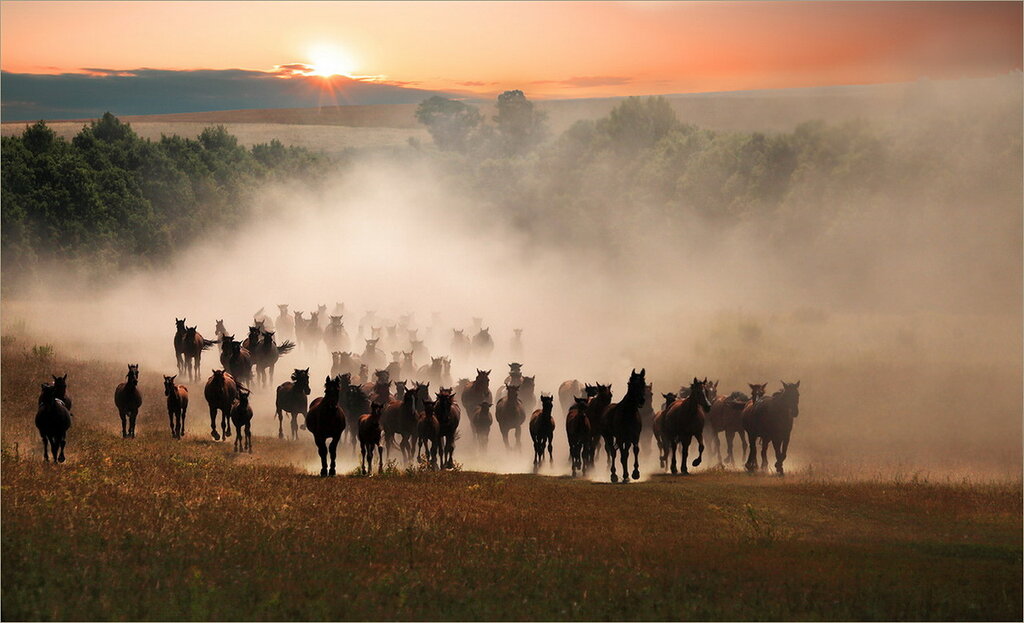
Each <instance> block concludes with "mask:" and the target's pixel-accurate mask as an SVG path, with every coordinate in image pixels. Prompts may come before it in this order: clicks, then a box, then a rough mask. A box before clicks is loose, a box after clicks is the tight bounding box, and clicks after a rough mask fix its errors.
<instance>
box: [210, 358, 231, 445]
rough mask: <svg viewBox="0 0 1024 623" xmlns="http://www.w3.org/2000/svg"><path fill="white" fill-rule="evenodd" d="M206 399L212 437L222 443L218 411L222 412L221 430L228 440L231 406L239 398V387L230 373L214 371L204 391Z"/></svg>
mask: <svg viewBox="0 0 1024 623" xmlns="http://www.w3.org/2000/svg"><path fill="white" fill-rule="evenodd" d="M203 395H204V396H205V397H206V404H207V405H209V407H210V436H211V437H213V438H214V440H216V441H220V435H218V434H217V411H218V410H219V411H220V412H221V417H220V428H221V432H222V433H223V434H224V438H225V439H227V438H228V437H230V436H231V425H230V423H229V422H228V419H229V418H230V417H231V406H232V405H233V404H234V402H235V398H237V397H238V385H236V384H235V378H234V377H233V376H231V373H230V372H227V371H225V370H214V371H213V373H212V374H211V375H210V378H209V379H207V380H206V387H205V388H204V389H203Z"/></svg>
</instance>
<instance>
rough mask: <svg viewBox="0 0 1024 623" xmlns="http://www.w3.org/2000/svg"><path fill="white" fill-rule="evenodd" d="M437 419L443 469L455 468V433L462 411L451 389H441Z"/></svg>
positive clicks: (435, 411) (435, 410)
mask: <svg viewBox="0 0 1024 623" xmlns="http://www.w3.org/2000/svg"><path fill="white" fill-rule="evenodd" d="M434 415H435V416H436V417H437V435H438V440H439V441H440V443H441V469H444V468H446V467H455V433H456V431H458V428H459V420H460V418H461V411H460V409H459V405H457V404H455V394H453V393H452V390H451V388H448V389H445V388H444V387H442V388H441V391H440V392H439V393H438V394H437V406H436V407H435V408H434Z"/></svg>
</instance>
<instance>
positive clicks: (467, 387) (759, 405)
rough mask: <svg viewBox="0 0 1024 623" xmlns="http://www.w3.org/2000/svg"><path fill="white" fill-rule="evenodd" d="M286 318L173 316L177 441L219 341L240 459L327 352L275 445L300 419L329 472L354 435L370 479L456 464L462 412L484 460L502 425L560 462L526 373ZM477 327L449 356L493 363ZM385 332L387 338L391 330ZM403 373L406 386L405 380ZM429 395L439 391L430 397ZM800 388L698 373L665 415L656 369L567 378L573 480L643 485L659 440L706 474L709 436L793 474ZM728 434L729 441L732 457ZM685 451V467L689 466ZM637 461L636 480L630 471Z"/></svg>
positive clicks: (220, 398) (58, 443) (377, 334)
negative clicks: (256, 411)
mask: <svg viewBox="0 0 1024 623" xmlns="http://www.w3.org/2000/svg"><path fill="white" fill-rule="evenodd" d="M339 306H340V304H339ZM279 308H280V311H281V314H280V315H279V317H278V319H277V323H276V327H277V329H276V331H275V329H274V325H275V323H274V321H273V320H272V319H270V318H269V317H267V316H266V315H262V310H260V311H259V312H257V314H256V315H255V318H254V324H253V325H252V326H250V327H249V333H248V336H247V337H246V339H245V340H243V341H238V340H236V339H235V337H234V335H233V334H229V333H228V332H227V330H226V329H225V328H224V324H223V321H220V320H218V321H217V323H216V329H215V332H216V334H217V339H214V340H208V339H206V338H204V337H203V336H202V335H201V334H199V333H198V332H197V330H196V327H194V326H193V327H188V326H186V324H185V319H175V321H176V323H175V324H176V331H175V335H174V349H175V355H176V359H177V363H178V374H176V375H174V376H164V395H165V396H166V399H167V412H168V423H169V426H170V429H171V435H172V437H173V438H175V439H181V438H182V437H183V436H184V434H185V417H186V413H187V410H188V403H189V392H188V388H187V387H186V386H185V385H180V384H176V382H175V381H176V379H177V377H178V376H179V375H185V377H186V378H188V379H189V380H192V381H198V380H199V374H200V373H199V370H200V363H201V358H202V353H203V352H204V351H206V350H207V349H210V348H212V347H213V346H214V345H219V348H220V363H221V367H220V368H218V369H214V370H213V371H212V373H211V374H210V376H209V377H208V378H207V379H206V381H205V385H204V391H203V395H204V398H205V400H206V403H207V406H208V408H209V415H210V435H211V436H212V437H213V439H215V440H218V441H219V440H221V439H227V438H229V437H231V436H232V426H233V427H234V436H235V441H234V449H235V451H238V452H244V451H248V452H252V436H251V423H252V418H253V410H252V406H251V405H250V402H249V396H250V393H251V391H252V390H251V389H250V387H249V385H251V384H252V382H253V379H254V378H255V381H256V383H258V384H260V385H262V386H267V385H268V384H272V383H273V376H274V368H275V365H276V364H277V362H278V360H279V359H280V357H282V356H284V355H287V354H288V353H289V352H291V351H292V350H293V349H295V348H296V347H300V348H304V349H306V351H307V352H309V351H312V352H313V353H315V352H316V351H317V349H318V348H319V345H320V344H321V343H323V344H324V345H326V346H327V347H328V348H329V349H331V352H332V367H331V373H330V374H329V375H327V376H326V377H325V378H324V386H323V395H322V396H319V397H316V398H314V399H313V400H312V401H310V400H309V398H310V395H311V393H312V387H311V382H310V372H309V368H305V369H303V368H294V369H293V372H292V374H291V378H290V379H289V380H288V381H286V382H284V383H281V384H280V385H278V386H277V387H276V393H275V417H276V418H277V420H278V437H280V438H284V437H285V436H286V435H285V430H284V422H285V420H286V419H288V420H290V426H289V431H288V435H287V436H288V438H289V439H291V440H297V439H298V438H299V431H300V430H307V431H309V432H310V433H311V434H312V436H313V440H314V443H315V444H316V447H317V452H318V454H319V456H320V462H321V470H320V475H321V476H333V475H335V473H336V457H337V446H338V444H339V443H340V442H341V441H342V439H343V437H347V438H348V440H349V441H350V442H351V444H352V446H353V449H354V447H355V445H356V444H357V443H358V445H359V454H360V469H361V471H363V472H364V473H372V472H373V464H374V460H375V459H376V463H377V471H378V473H379V472H381V471H382V469H383V464H384V452H385V450H386V451H387V454H388V457H389V458H390V455H391V452H392V451H393V450H394V449H396V448H397V450H398V451H399V452H400V453H401V456H402V459H403V460H404V461H405V462H407V463H411V462H414V461H422V462H424V463H426V464H428V465H429V466H431V467H433V468H439V469H446V468H452V467H454V466H455V442H456V440H457V439H458V438H459V432H458V431H459V424H460V422H461V418H462V413H463V411H465V412H466V414H467V417H468V420H469V424H470V426H469V428H470V429H471V431H472V433H473V436H474V438H475V441H476V443H477V446H478V449H479V451H482V452H486V451H487V440H488V438H489V436H490V431H491V428H492V426H493V424H494V423H497V425H498V428H499V430H500V433H501V437H502V441H503V443H504V445H505V447H506V448H510V447H512V446H513V444H514V446H515V447H516V448H517V449H518V448H519V447H520V445H521V434H522V428H523V426H524V425H525V426H526V427H527V429H528V431H529V434H530V438H531V440H532V442H533V450H534V452H533V464H534V469H535V470H536V469H537V468H539V467H540V466H541V465H543V463H544V461H545V459H546V460H547V461H548V462H549V463H553V462H554V456H553V454H554V453H553V439H554V435H555V429H556V423H555V414H554V410H555V396H554V395H552V394H544V393H542V394H540V396H539V397H538V396H537V394H536V383H535V381H536V379H535V377H529V376H525V375H524V374H523V370H522V364H520V363H511V364H509V368H510V369H509V373H508V376H507V377H506V378H505V379H504V382H502V383H501V384H500V385H499V386H498V387H497V391H496V392H492V390H491V380H490V373H491V371H490V370H482V369H479V368H477V369H476V377H475V378H473V379H468V378H463V379H459V380H458V381H457V382H453V380H452V378H451V374H450V366H451V358H450V357H449V356H442V357H431V356H430V353H429V352H427V351H426V347H425V346H424V344H423V340H421V339H419V338H418V336H417V332H416V330H414V329H409V328H408V317H402V318H401V319H400V320H399V322H397V323H396V324H395V325H393V326H385V327H375V326H373V324H374V322H375V320H376V319H375V318H373V313H372V312H370V313H369V314H368V316H369V317H368V318H366V317H364V321H365V322H361V323H360V327H359V334H360V337H361V338H362V337H363V334H364V331H365V333H366V334H367V335H368V337H365V338H363V339H364V343H365V348H364V350H363V351H362V352H361V353H358V354H356V353H352V352H348V351H343V350H334V349H339V348H346V347H347V345H348V343H349V339H348V337H347V335H344V327H343V325H342V323H341V319H342V314H341V313H337V314H335V315H332V316H330V320H329V321H328V322H326V323H320V321H319V318H318V317H319V316H320V312H322V311H325V306H321V307H320V309H318V311H317V312H313V313H312V314H311V317H310V318H309V319H305V318H303V314H301V313H298V312H296V313H295V314H294V315H291V314H288V312H287V306H279ZM336 311H339V312H342V311H343V308H342V309H340V310H339V309H337V308H336ZM289 321H290V322H289ZM321 324H323V326H322V327H321ZM474 324H475V325H476V327H475V330H476V333H475V334H474V336H473V338H469V337H468V336H466V335H465V332H464V331H461V330H455V329H453V330H452V337H451V349H450V352H451V353H452V356H457V357H467V358H468V357H469V355H470V354H477V355H486V354H489V353H490V351H491V349H493V341H491V339H490V336H489V334H488V333H487V329H484V328H483V327H481V326H479V325H480V320H479V319H474ZM314 327H316V328H315V330H314ZM381 329H387V334H384V333H383V331H382V330H381ZM278 332H281V333H283V334H284V335H286V336H289V337H291V336H294V337H295V338H296V342H293V341H291V340H290V339H287V340H285V341H284V342H282V343H281V344H277V342H276V337H275V336H276V333H278ZM478 338H479V339H478ZM521 339H522V338H521V331H520V330H516V332H515V337H514V338H513V342H512V346H513V348H512V350H513V352H514V351H516V350H517V349H516V345H517V343H518V345H519V347H520V348H519V352H521ZM382 340H383V341H384V342H385V343H387V344H390V345H391V346H392V347H397V348H398V350H394V351H392V359H391V361H390V362H388V361H387V359H386V357H384V354H383V352H382V351H381V350H380V349H379V348H378V344H379V343H380V342H381V341H382ZM405 347H408V348H409V350H405ZM417 357H419V358H420V359H421V360H425V359H429V360H430V363H429V364H424V365H421V366H416V365H415V361H416V359H417ZM254 369H255V370H256V373H255V376H254V374H253V371H254ZM371 369H372V370H373V375H372V378H370V373H369V371H370V370H371ZM403 377H404V379H405V380H398V379H399V378H403ZM138 383H139V366H138V365H137V364H130V365H129V366H128V372H127V375H126V377H125V381H124V382H123V383H120V384H119V385H118V386H117V388H116V389H115V392H114V403H115V405H116V407H117V409H118V412H119V414H120V417H121V424H122V437H124V438H133V437H134V436H135V423H136V418H137V416H138V412H139V408H140V406H141V404H142V395H141V393H140V391H139V387H138ZM431 385H434V386H435V387H437V388H438V390H437V391H436V392H431V390H430V387H431ZM799 387H800V382H799V381H797V382H795V383H786V382H782V387H781V389H779V390H778V391H776V392H775V393H773V394H771V395H768V394H767V391H766V390H767V385H766V384H751V385H749V388H750V395H749V396H748V395H746V394H745V393H743V392H738V391H736V392H732V393H730V394H728V395H722V396H720V395H719V393H718V382H717V381H709V380H708V379H706V378H705V379H703V380H700V379H698V378H696V377H694V378H693V379H692V381H691V382H690V383H688V384H684V385H683V386H682V387H680V388H679V390H678V391H676V392H671V393H663V394H662V398H663V399H664V402H663V403H662V405H661V408H660V409H657V410H656V409H655V405H654V401H653V386H652V384H650V383H647V380H646V369H641V370H640V371H639V372H638V371H636V370H635V369H634V370H633V371H632V372H631V373H630V375H629V379H628V380H627V382H626V391H625V393H624V395H623V396H622V397H621V398H620V399H619V400H618V401H614V400H613V392H612V386H611V385H610V384H608V385H605V384H600V383H595V384H590V383H581V382H580V381H578V380H575V379H570V380H567V381H565V382H563V383H562V384H561V385H560V386H559V388H558V391H557V394H558V399H559V403H560V407H561V412H562V413H564V426H565V434H566V438H567V441H568V446H569V463H570V467H571V470H572V475H573V476H574V477H575V476H576V475H577V474H578V473H580V474H584V475H586V474H587V472H588V471H589V470H591V469H593V468H594V465H595V461H596V457H597V456H598V454H599V453H600V451H601V450H602V449H603V450H604V453H605V457H606V462H607V466H608V469H609V472H610V477H611V481H612V482H619V481H620V475H619V469H620V468H621V481H622V482H628V481H629V480H630V478H632V479H633V480H636V479H639V478H640V462H639V456H640V450H641V446H644V448H645V449H649V448H650V446H651V442H652V440H653V442H655V443H656V445H657V452H658V457H659V463H660V466H661V467H662V468H663V469H666V470H669V471H671V473H673V474H676V473H679V472H680V471H681V472H682V473H687V462H688V453H689V448H690V446H691V444H692V443H693V442H694V441H696V442H697V456H696V458H694V459H693V461H692V463H691V465H692V466H694V467H696V466H698V465H700V464H701V461H702V459H703V454H704V450H705V444H704V439H705V435H710V438H711V441H712V442H713V444H714V453H715V455H716V457H717V459H718V462H719V464H720V465H722V464H732V463H733V462H734V458H733V442H734V438H736V437H737V436H738V437H739V439H740V442H741V444H742V450H743V453H744V454H745V455H746V456H747V458H746V462H745V468H746V469H747V470H748V471H751V472H752V471H755V470H756V469H757V468H758V462H757V442H758V441H760V442H761V463H760V468H761V469H762V470H765V469H767V466H768V459H767V450H768V446H769V445H771V446H772V448H773V450H774V454H775V469H776V471H777V472H778V473H779V474H783V473H784V469H783V462H784V461H785V459H786V455H787V452H788V448H789V440H790V436H791V432H792V429H793V421H794V419H795V418H796V417H797V416H798V413H799ZM538 398H539V405H538ZM71 407H72V401H71V397H70V396H69V395H68V391H67V375H64V376H63V377H57V376H54V377H53V383H46V384H43V385H42V393H41V395H40V397H39V410H38V413H37V416H36V426H37V428H38V429H39V432H40V436H41V437H42V439H43V457H44V459H45V460H49V458H48V453H47V446H49V450H50V453H52V454H53V457H54V460H55V461H60V462H63V461H64V447H65V445H66V436H67V430H68V428H70V426H71V422H72V415H71ZM535 407H536V408H535ZM492 408H493V412H492ZM218 414H219V415H220V423H219V430H218V422H217V417H218ZM300 416H301V418H300ZM511 433H514V434H515V435H514V442H513V441H512V440H510V436H511ZM720 433H724V434H725V438H726V445H727V451H726V456H725V458H724V459H723V457H722V448H721V442H720V437H719V435H720ZM677 452H679V453H680V458H681V461H680V462H678V463H677V459H676V455H677ZM630 453H632V455H633V461H632V470H630V469H629V455H630ZM617 464H618V465H617Z"/></svg>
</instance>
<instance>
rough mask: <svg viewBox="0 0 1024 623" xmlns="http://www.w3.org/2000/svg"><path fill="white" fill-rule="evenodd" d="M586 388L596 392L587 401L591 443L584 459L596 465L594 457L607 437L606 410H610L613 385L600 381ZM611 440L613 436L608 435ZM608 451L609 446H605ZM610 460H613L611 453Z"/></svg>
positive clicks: (589, 464) (590, 465)
mask: <svg viewBox="0 0 1024 623" xmlns="http://www.w3.org/2000/svg"><path fill="white" fill-rule="evenodd" d="M585 390H586V391H587V392H588V393H589V392H590V391H593V392H594V396H593V397H592V398H591V399H590V400H589V401H588V402H587V420H588V421H589V422H590V444H589V447H588V448H587V449H586V456H585V457H584V460H585V461H586V462H587V464H588V466H589V467H593V466H594V459H595V457H596V456H597V450H598V448H599V447H600V444H601V440H602V439H604V438H605V434H604V431H605V428H606V426H605V421H604V415H605V411H607V410H608V406H609V405H611V404H612V386H611V385H601V384H600V383H598V384H596V385H594V386H592V387H587V388H585ZM607 439H608V440H609V441H610V440H611V437H607ZM605 450H606V451H607V448H605ZM608 460H609V461H610V460H611V455H610V454H609V457H608Z"/></svg>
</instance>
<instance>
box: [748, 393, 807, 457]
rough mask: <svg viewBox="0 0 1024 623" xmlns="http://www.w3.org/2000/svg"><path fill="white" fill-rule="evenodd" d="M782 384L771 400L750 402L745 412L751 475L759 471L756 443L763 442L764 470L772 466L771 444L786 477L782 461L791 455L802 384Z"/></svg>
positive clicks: (770, 397) (769, 398)
mask: <svg viewBox="0 0 1024 623" xmlns="http://www.w3.org/2000/svg"><path fill="white" fill-rule="evenodd" d="M779 382H780V383H782V389H780V390H779V391H777V392H775V393H774V394H772V395H771V396H769V397H768V398H764V399H762V400H759V401H757V402H756V403H753V402H752V403H749V404H748V408H744V409H743V429H744V430H745V431H746V433H747V440H748V442H749V443H750V456H749V457H747V463H746V468H747V471H748V472H752V471H754V470H755V469H757V458H756V456H755V454H756V443H757V440H758V439H760V440H761V469H766V468H767V466H768V444H769V443H771V444H772V449H773V450H774V451H775V471H776V472H778V474H779V475H780V476H782V475H783V474H784V473H785V472H784V471H783V469H782V462H783V461H785V460H786V454H787V453H788V452H789V437H790V435H791V434H792V432H793V420H795V419H796V417H797V416H798V415H800V381H797V382H796V383H787V382H785V381H779Z"/></svg>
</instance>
